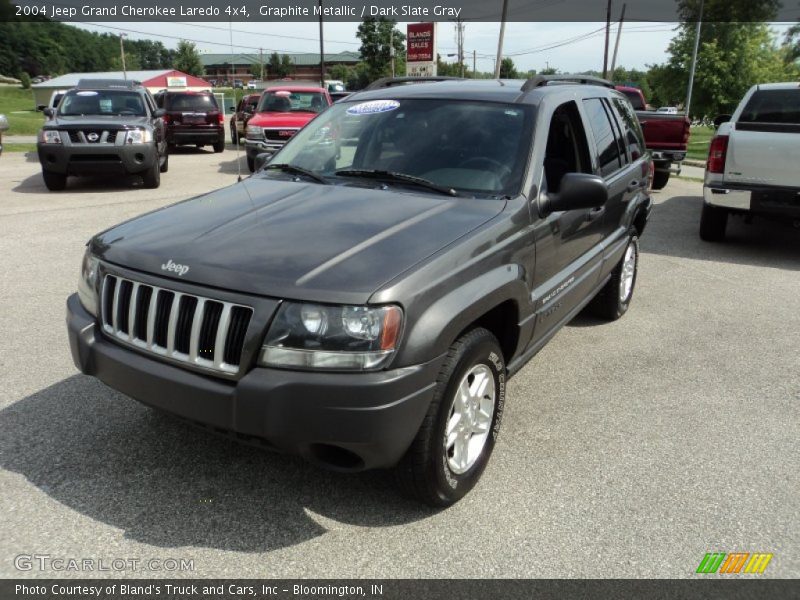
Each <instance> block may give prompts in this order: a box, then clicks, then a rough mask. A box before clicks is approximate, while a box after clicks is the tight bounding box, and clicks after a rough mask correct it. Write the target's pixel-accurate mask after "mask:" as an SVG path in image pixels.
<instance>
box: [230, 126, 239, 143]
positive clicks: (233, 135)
mask: <svg viewBox="0 0 800 600" xmlns="http://www.w3.org/2000/svg"><path fill="white" fill-rule="evenodd" d="M231 142H232V143H233V144H238V143H239V132H238V131H236V127H234V126H233V125H231Z"/></svg>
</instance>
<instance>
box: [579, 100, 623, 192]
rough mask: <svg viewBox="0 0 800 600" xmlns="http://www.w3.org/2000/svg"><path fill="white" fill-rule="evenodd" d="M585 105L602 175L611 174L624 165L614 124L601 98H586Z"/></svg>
mask: <svg viewBox="0 0 800 600" xmlns="http://www.w3.org/2000/svg"><path fill="white" fill-rule="evenodd" d="M583 107H584V110H585V111H586V116H587V117H588V118H589V126H590V127H591V128H592V133H593V134H594V141H595V144H596V146H597V148H596V152H597V162H598V164H599V166H600V175H602V176H604V177H605V176H606V175H611V174H612V173H615V172H616V171H618V170H619V169H620V168H621V167H622V157H621V156H620V147H619V143H618V140H617V138H616V136H615V134H614V126H613V125H612V122H611V119H610V117H609V114H608V113H607V112H606V108H605V106H604V105H603V101H602V100H601V99H600V98H589V99H588V100H584V101H583Z"/></svg>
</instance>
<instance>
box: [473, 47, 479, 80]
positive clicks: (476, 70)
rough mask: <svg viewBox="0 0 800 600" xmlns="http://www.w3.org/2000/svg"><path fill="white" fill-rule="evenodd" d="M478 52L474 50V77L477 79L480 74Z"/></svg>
mask: <svg viewBox="0 0 800 600" xmlns="http://www.w3.org/2000/svg"><path fill="white" fill-rule="evenodd" d="M477 65H478V53H477V51H476V50H473V51H472V78H473V79H475V78H476V77H477V76H478V66H477Z"/></svg>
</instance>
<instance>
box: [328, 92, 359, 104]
mask: <svg viewBox="0 0 800 600" xmlns="http://www.w3.org/2000/svg"><path fill="white" fill-rule="evenodd" d="M352 93H353V92H328V94H329V95H330V97H331V100H332V101H333V102H338V101H339V100H342V99H343V98H347V97H348V96H350V95H351V94H352Z"/></svg>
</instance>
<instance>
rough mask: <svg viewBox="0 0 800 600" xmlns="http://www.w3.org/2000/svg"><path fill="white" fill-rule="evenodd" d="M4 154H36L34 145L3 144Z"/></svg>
mask: <svg viewBox="0 0 800 600" xmlns="http://www.w3.org/2000/svg"><path fill="white" fill-rule="evenodd" d="M6 152H36V144H5V143H4V144H3V153H6Z"/></svg>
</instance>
